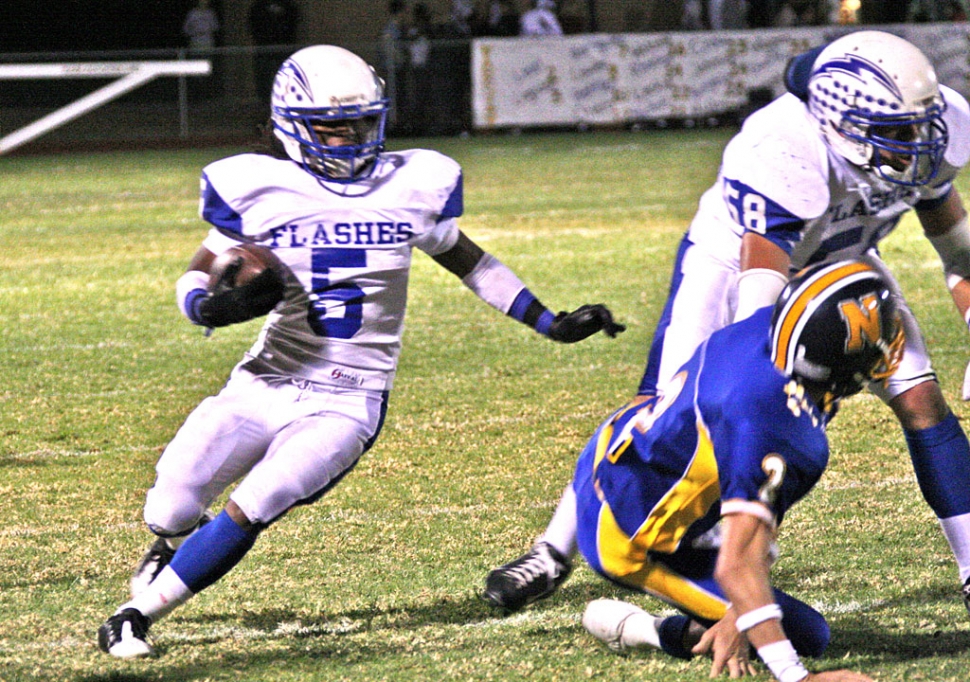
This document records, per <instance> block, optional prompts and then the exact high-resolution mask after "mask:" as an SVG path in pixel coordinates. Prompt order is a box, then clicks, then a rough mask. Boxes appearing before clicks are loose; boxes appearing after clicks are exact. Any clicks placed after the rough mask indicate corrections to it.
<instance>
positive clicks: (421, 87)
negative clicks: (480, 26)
mask: <svg viewBox="0 0 970 682" xmlns="http://www.w3.org/2000/svg"><path fill="white" fill-rule="evenodd" d="M434 35H435V27H434V21H433V20H432V15H431V10H430V9H429V8H428V5H427V4H425V3H424V2H418V3H416V4H415V5H414V7H412V9H411V22H410V24H409V25H408V27H407V34H406V35H405V42H406V45H407V53H406V58H407V69H406V70H405V74H404V83H403V87H402V89H401V95H400V97H401V99H400V102H399V104H398V121H397V123H398V125H397V131H398V134H399V135H426V134H428V130H429V129H430V122H429V108H430V106H431V104H432V102H431V99H432V96H433V93H434V91H435V88H434V87H433V85H432V83H431V71H430V66H431V39H432V38H433V36H434Z"/></svg>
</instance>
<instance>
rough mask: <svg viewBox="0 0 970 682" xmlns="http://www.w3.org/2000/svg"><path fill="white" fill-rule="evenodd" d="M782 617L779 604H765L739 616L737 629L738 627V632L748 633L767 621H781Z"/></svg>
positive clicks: (736, 623)
mask: <svg viewBox="0 0 970 682" xmlns="http://www.w3.org/2000/svg"><path fill="white" fill-rule="evenodd" d="M781 616H782V613H781V607H780V606H778V604H765V605H764V606H759V607H758V608H756V609H752V610H751V611H748V612H747V613H743V614H741V615H740V616H738V619H737V621H735V627H737V629H738V632H747V631H748V630H750V629H751V628H753V627H754V626H755V625H757V624H758V623H763V622H765V621H766V620H771V619H773V618H774V619H777V620H781Z"/></svg>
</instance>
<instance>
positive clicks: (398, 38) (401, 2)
mask: <svg viewBox="0 0 970 682" xmlns="http://www.w3.org/2000/svg"><path fill="white" fill-rule="evenodd" d="M407 8H408V7H407V3H406V2H405V0H390V2H388V3H387V13H388V15H389V16H388V19H387V23H386V24H384V30H383V31H382V33H381V46H380V50H379V52H380V60H379V62H380V64H381V66H382V68H383V75H384V80H385V85H386V91H387V93H388V96H389V97H390V100H391V103H390V108H389V111H388V123H389V125H390V126H391V128H392V130H395V131H397V129H398V128H397V124H398V117H399V116H400V113H401V112H400V110H401V107H402V106H403V104H402V103H403V102H404V101H405V100H406V99H407V95H406V94H405V92H404V90H405V88H406V87H407V80H408V79H407V70H408V59H407V52H406V51H405V42H404V41H405V37H406V35H405V34H406V33H407V19H406V17H405V13H406V12H407Z"/></svg>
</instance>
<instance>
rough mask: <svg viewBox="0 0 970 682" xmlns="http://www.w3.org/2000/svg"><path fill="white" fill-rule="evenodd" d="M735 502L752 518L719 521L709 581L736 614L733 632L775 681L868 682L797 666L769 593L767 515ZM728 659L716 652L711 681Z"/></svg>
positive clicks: (729, 516) (845, 673)
mask: <svg viewBox="0 0 970 682" xmlns="http://www.w3.org/2000/svg"><path fill="white" fill-rule="evenodd" d="M731 502H732V501H725V503H724V506H725V507H727V508H730V507H731V506H732V505H731ZM735 502H738V506H740V507H742V508H745V509H747V510H748V511H750V512H751V513H747V512H745V511H738V512H734V513H728V514H726V515H725V516H723V517H722V518H721V531H722V542H721V549H720V551H719V552H718V559H717V565H716V568H715V570H714V578H715V579H716V580H717V582H718V585H720V586H721V589H722V590H723V591H724V596H725V597H727V599H728V600H730V602H731V606H732V610H733V611H734V613H735V614H737V619H736V620H735V627H736V629H737V630H738V631H739V632H741V633H743V634H744V635H745V636H746V637H747V641H748V642H750V643H751V645H752V646H753V647H754V648H755V649H756V650H757V651H758V656H759V657H760V658H761V660H763V661H764V662H765V664H766V665H767V666H768V668H769V669H770V670H771V673H772V675H774V677H775V679H777V680H782V681H783V682H801V681H802V680H807V681H808V682H835V681H837V680H838V681H841V682H871V678H869V677H867V676H865V675H862V674H859V673H855V672H852V671H849V670H833V671H828V672H824V673H816V674H813V673H810V672H809V671H808V670H807V669H806V668H805V666H804V665H802V663H801V661H800V659H799V657H798V654H797V653H796V652H795V649H794V647H793V646H792V644H791V641H790V640H789V639H788V636H787V635H786V634H785V631H784V629H783V628H782V626H781V617H782V612H781V608H780V607H779V606H778V604H777V603H776V602H775V599H774V593H773V591H772V589H771V581H770V560H769V556H770V554H769V552H770V548H771V542H772V540H773V539H774V535H775V533H774V529H773V527H772V525H770V523H771V519H772V513H771V512H770V511H769V510H768V508H767V507H765V506H764V505H761V504H760V503H758V502H748V501H735ZM712 629H713V628H712ZM731 653H732V652H719V651H717V649H716V648H715V651H714V654H715V657H714V664H713V666H712V668H711V677H715V676H717V675H720V673H721V671H722V670H723V666H724V665H725V663H726V662H727V660H728V656H727V655H725V654H728V655H730V654H731ZM719 654H720V655H719Z"/></svg>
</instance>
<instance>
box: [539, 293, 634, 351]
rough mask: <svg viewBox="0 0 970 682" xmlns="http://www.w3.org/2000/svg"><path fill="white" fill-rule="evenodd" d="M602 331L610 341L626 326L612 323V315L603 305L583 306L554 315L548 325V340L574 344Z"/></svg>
mask: <svg viewBox="0 0 970 682" xmlns="http://www.w3.org/2000/svg"><path fill="white" fill-rule="evenodd" d="M600 330H602V331H603V333H604V334H606V335H607V336H609V337H610V338H611V339H612V338H614V337H615V336H616V335H617V334H619V333H620V332H622V331H626V326H624V325H622V324H618V323H616V322H614V321H613V314H612V313H611V312H610V311H609V308H607V307H606V306H605V305H600V304H599V303H597V304H596V305H584V306H582V307H580V308H577V309H576V310H574V311H573V312H571V313H567V312H565V311H563V312H561V313H559V314H558V315H556V318H555V319H554V320H553V321H552V324H551V325H549V338H550V339H552V340H553V341H561V342H563V343H576V342H577V341H582V340H583V339H585V338H586V337H588V336H592V335H593V334H595V333H596V332H598V331H600Z"/></svg>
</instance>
